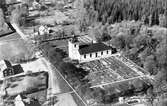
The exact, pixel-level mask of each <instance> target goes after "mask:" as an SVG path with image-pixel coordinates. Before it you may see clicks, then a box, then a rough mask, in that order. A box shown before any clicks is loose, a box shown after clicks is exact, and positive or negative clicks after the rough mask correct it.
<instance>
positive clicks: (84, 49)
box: [79, 43, 113, 54]
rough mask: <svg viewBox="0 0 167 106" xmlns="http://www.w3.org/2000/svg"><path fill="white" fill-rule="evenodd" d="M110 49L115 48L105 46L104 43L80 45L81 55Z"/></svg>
mask: <svg viewBox="0 0 167 106" xmlns="http://www.w3.org/2000/svg"><path fill="white" fill-rule="evenodd" d="M110 49H113V48H112V47H110V46H107V45H105V44H104V43H92V44H89V45H80V46H79V53H80V54H88V53H94V52H99V51H105V50H110Z"/></svg>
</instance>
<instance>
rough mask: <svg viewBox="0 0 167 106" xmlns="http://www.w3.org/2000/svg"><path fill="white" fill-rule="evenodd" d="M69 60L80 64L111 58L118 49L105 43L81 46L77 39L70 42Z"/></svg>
mask: <svg viewBox="0 0 167 106" xmlns="http://www.w3.org/2000/svg"><path fill="white" fill-rule="evenodd" d="M68 51H69V54H68V55H69V58H70V59H72V60H78V61H79V62H80V63H82V62H89V61H92V60H96V59H100V58H106V57H110V56H111V55H112V54H114V53H116V49H115V48H112V47H111V46H107V45H105V44H104V43H91V44H83V45H82V44H80V42H79V41H78V39H77V38H73V39H70V40H69V41H68Z"/></svg>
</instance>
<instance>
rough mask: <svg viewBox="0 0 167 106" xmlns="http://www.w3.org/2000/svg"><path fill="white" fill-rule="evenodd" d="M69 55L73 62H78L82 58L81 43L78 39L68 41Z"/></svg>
mask: <svg viewBox="0 0 167 106" xmlns="http://www.w3.org/2000/svg"><path fill="white" fill-rule="evenodd" d="M68 55H69V57H70V58H71V59H73V60H78V59H79V58H80V54H79V41H78V38H77V37H74V38H72V39H69V41H68Z"/></svg>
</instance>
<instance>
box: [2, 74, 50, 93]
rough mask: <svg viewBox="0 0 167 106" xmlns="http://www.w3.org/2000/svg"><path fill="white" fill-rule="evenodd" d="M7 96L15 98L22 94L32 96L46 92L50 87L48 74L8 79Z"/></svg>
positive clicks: (6, 84)
mask: <svg viewBox="0 0 167 106" xmlns="http://www.w3.org/2000/svg"><path fill="white" fill-rule="evenodd" d="M4 87H5V88H6V92H7V95H6V96H15V95H18V94H20V93H23V94H30V93H34V92H38V91H40V90H45V89H47V87H48V73H47V72H37V73H31V74H27V75H20V76H17V77H11V78H8V79H6V81H5V83H4Z"/></svg>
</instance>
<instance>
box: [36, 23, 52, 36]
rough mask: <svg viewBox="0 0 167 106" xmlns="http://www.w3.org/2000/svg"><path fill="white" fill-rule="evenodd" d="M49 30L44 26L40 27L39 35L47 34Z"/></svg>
mask: <svg viewBox="0 0 167 106" xmlns="http://www.w3.org/2000/svg"><path fill="white" fill-rule="evenodd" d="M49 31H50V28H49V27H47V26H46V25H41V26H40V27H39V29H38V33H39V35H44V34H49Z"/></svg>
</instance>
